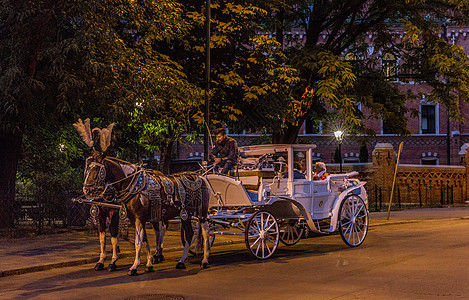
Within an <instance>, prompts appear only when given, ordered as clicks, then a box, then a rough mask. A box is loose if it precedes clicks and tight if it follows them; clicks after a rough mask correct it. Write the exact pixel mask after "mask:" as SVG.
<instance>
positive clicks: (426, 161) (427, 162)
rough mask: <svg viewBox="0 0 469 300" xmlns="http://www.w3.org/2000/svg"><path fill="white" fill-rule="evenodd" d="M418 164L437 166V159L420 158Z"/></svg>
mask: <svg viewBox="0 0 469 300" xmlns="http://www.w3.org/2000/svg"><path fill="white" fill-rule="evenodd" d="M420 162H421V163H422V165H438V158H432V157H429V158H422V159H421V160H420Z"/></svg>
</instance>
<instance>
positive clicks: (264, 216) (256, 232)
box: [245, 210, 280, 259]
mask: <svg viewBox="0 0 469 300" xmlns="http://www.w3.org/2000/svg"><path fill="white" fill-rule="evenodd" d="M278 228H279V226H278V223H277V220H276V219H275V217H274V216H273V215H272V214H271V213H269V212H267V211H265V210H261V211H258V212H256V213H255V214H253V215H252V216H251V218H250V219H249V222H248V225H247V228H246V231H245V241H246V247H247V248H248V250H249V253H251V255H253V256H255V257H256V258H257V259H267V258H269V257H271V256H272V255H273V254H274V253H275V251H276V250H277V247H278V242H279V240H280V232H279V230H278Z"/></svg>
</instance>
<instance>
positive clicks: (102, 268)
mask: <svg viewBox="0 0 469 300" xmlns="http://www.w3.org/2000/svg"><path fill="white" fill-rule="evenodd" d="M94 269H95V270H96V271H100V270H104V264H103V263H100V262H99V263H97V264H96V266H94Z"/></svg>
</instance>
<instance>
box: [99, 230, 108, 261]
mask: <svg viewBox="0 0 469 300" xmlns="http://www.w3.org/2000/svg"><path fill="white" fill-rule="evenodd" d="M99 245H100V247H101V254H100V255H99V261H98V263H104V260H105V259H106V231H103V232H100V233H99Z"/></svg>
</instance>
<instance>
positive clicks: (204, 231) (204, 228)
mask: <svg viewBox="0 0 469 300" xmlns="http://www.w3.org/2000/svg"><path fill="white" fill-rule="evenodd" d="M200 227H201V228H199V230H200V229H202V235H203V237H204V258H203V259H202V262H201V263H200V267H201V268H202V269H206V268H208V267H209V263H208V257H209V256H210V232H209V230H210V226H209V224H208V222H207V221H204V222H203V223H202V224H201V225H200Z"/></svg>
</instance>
